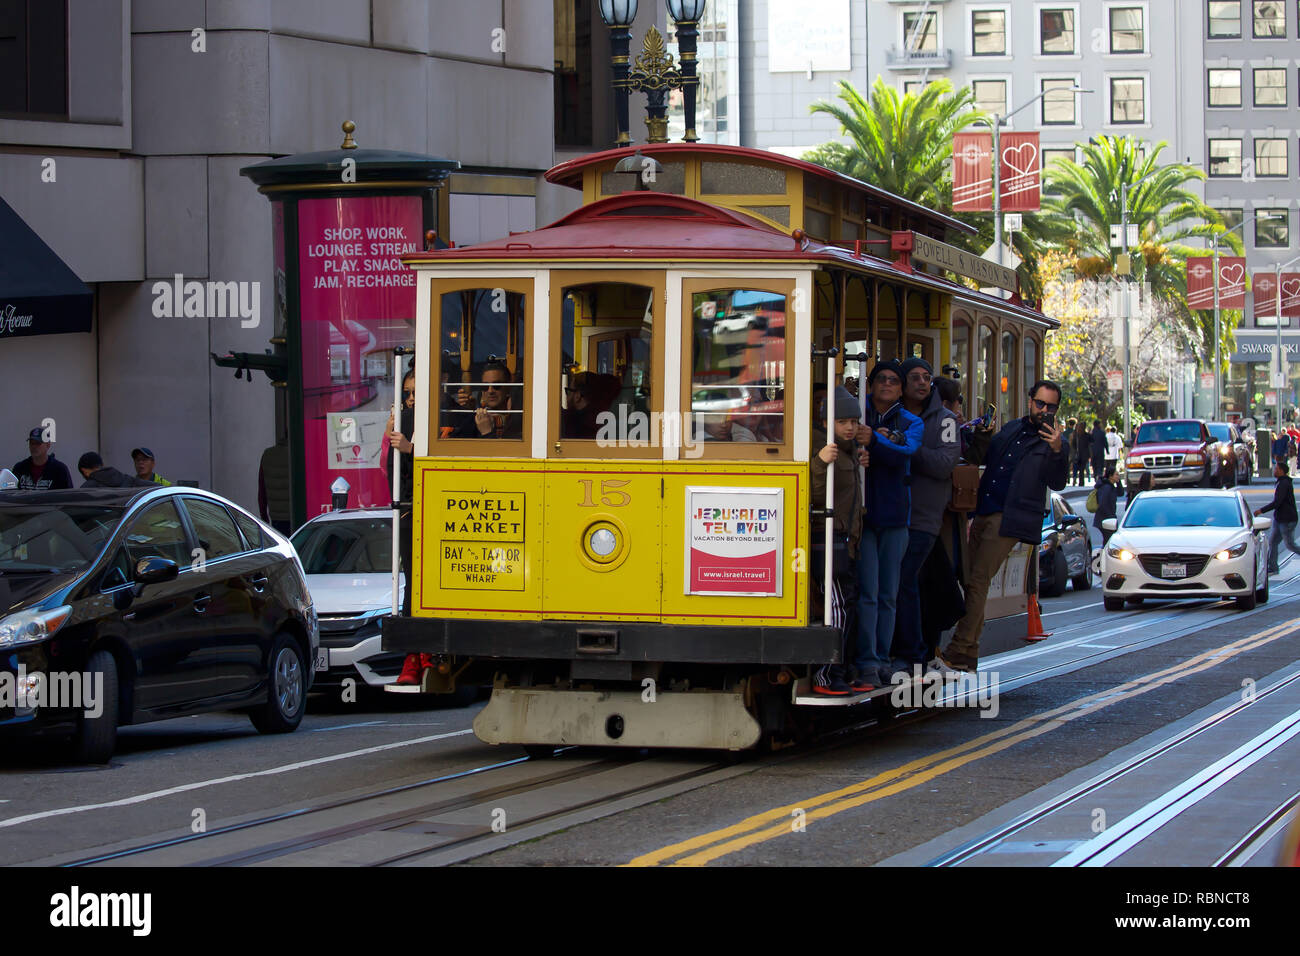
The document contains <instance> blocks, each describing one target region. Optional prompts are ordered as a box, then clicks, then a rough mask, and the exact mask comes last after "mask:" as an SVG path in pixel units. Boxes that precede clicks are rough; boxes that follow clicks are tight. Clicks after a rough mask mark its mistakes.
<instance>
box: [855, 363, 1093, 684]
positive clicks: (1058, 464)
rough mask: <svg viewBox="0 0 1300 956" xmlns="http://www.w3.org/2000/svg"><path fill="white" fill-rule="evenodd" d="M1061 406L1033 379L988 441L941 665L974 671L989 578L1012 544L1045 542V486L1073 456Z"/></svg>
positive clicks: (1058, 482)
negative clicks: (962, 610) (1018, 407)
mask: <svg viewBox="0 0 1300 956" xmlns="http://www.w3.org/2000/svg"><path fill="white" fill-rule="evenodd" d="M1060 403H1061V388H1060V386H1059V385H1057V384H1056V383H1055V382H1049V381H1047V380H1045V379H1043V380H1040V381H1037V382H1035V383H1034V387H1033V388H1031V389H1030V390H1029V414H1028V415H1026V416H1025V417H1024V418H1018V419H1016V420H1015V421H1013V422H1010V423H1008V424H1007V425H1006V427H1004V428H1003V429H1002V431H1000V432H998V434H997V435H996V436H995V437H994V438H993V441H992V442H991V443H990V444H989V448H988V453H987V455H986V456H985V458H984V462H983V464H984V474H983V476H982V477H981V478H980V488H979V499H978V501H977V503H976V505H975V519H974V520H973V521H972V522H971V528H970V537H969V546H970V579H969V581H968V582H967V585H966V616H965V617H963V618H962V619H961V620H960V621H958V622H957V628H956V630H954V631H953V635H952V640H951V641H949V642H948V646H947V647H945V648H944V649H943V651H942V652H940V653H939V654H937V655H935V660H936V662H937V663H938V665H939V667H940V669H942V670H950V671H974V670H975V669H976V667H977V666H978V664H979V649H980V634H981V633H982V632H983V631H984V605H985V602H986V601H987V600H988V594H989V582H990V581H991V580H992V579H993V575H994V574H995V573H997V570H998V568H1000V567H1001V566H1002V562H1003V561H1005V560H1006V559H1007V555H1009V554H1010V553H1011V549H1012V548H1014V547H1015V546H1016V542H1018V541H1023V542H1025V543H1026V544H1039V543H1040V542H1041V541H1042V529H1043V514H1044V512H1045V511H1046V509H1047V501H1048V498H1047V489H1048V488H1051V489H1053V490H1054V491H1061V490H1063V489H1064V488H1065V482H1066V479H1067V478H1068V477H1069V470H1070V461H1069V457H1070V456H1069V453H1068V452H1067V451H1066V448H1065V443H1064V442H1063V441H1062V439H1061V430H1060V429H1059V428H1057V427H1056V424H1055V421H1056V410H1057V407H1058V406H1059V405H1060ZM1048 416H1051V417H1050V418H1049V417H1048ZM873 454H874V453H873Z"/></svg>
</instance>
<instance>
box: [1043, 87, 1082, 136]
mask: <svg viewBox="0 0 1300 956" xmlns="http://www.w3.org/2000/svg"><path fill="white" fill-rule="evenodd" d="M1074 86H1075V81H1074V80H1073V79H1060V80H1043V82H1042V86H1041V88H1040V92H1046V93H1047V95H1046V96H1044V97H1043V123H1042V125H1044V126H1073V125H1074V124H1076V123H1077V122H1078V121H1079V120H1078V116H1077V114H1076V113H1075V109H1074V103H1075V94H1074V93H1071V92H1070V90H1071V88H1072V87H1074Z"/></svg>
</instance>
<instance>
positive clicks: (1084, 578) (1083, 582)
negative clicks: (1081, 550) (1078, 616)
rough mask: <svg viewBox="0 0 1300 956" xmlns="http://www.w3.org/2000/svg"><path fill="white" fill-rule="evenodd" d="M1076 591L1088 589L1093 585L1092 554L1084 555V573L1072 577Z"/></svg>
mask: <svg viewBox="0 0 1300 956" xmlns="http://www.w3.org/2000/svg"><path fill="white" fill-rule="evenodd" d="M1070 580H1071V582H1073V584H1074V589H1075V590H1076V591H1087V590H1088V589H1089V588H1091V587H1092V555H1090V554H1089V555H1084V558H1083V573H1082V574H1079V575H1076V576H1075V577H1073V578H1071V579H1070Z"/></svg>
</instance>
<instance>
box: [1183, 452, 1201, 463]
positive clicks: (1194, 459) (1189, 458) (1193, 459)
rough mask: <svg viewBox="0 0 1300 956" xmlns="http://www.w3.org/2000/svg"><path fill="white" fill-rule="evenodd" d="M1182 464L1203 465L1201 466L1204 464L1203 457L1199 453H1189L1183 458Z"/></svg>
mask: <svg viewBox="0 0 1300 956" xmlns="http://www.w3.org/2000/svg"><path fill="white" fill-rule="evenodd" d="M1183 464H1184V465H1203V464H1205V456H1204V455H1202V454H1201V453H1200V452H1199V451H1194V452H1189V453H1188V454H1187V455H1186V456H1185V457H1184V458H1183Z"/></svg>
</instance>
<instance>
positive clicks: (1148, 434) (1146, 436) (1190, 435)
mask: <svg viewBox="0 0 1300 956" xmlns="http://www.w3.org/2000/svg"><path fill="white" fill-rule="evenodd" d="M1200 440H1201V426H1200V423H1198V422H1148V423H1147V424H1145V425H1143V426H1142V427H1141V428H1139V429H1138V438H1137V443H1138V444H1139V445H1148V444H1154V443H1156V442H1162V441H1200Z"/></svg>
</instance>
